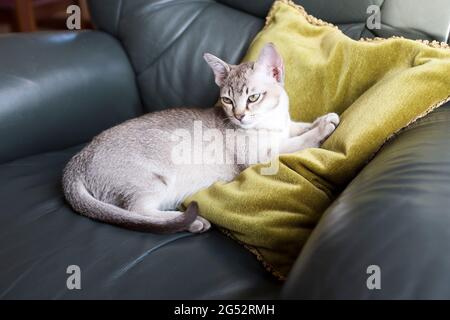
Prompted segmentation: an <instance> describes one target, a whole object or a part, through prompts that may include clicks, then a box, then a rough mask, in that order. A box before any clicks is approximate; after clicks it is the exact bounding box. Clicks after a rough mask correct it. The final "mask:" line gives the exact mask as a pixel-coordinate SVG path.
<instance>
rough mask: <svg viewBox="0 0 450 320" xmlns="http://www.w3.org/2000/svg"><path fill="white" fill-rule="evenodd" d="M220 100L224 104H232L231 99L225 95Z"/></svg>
mask: <svg viewBox="0 0 450 320" xmlns="http://www.w3.org/2000/svg"><path fill="white" fill-rule="evenodd" d="M222 102H223V103H225V104H232V103H233V101H231V99H230V98H227V97H222Z"/></svg>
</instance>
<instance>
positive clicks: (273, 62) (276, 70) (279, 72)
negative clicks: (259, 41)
mask: <svg viewBox="0 0 450 320" xmlns="http://www.w3.org/2000/svg"><path fill="white" fill-rule="evenodd" d="M257 64H258V65H259V66H262V67H264V68H266V70H268V71H269V73H270V75H271V76H272V77H274V78H275V80H277V82H279V83H281V84H283V82H284V64H283V58H281V55H280V54H279V53H278V52H277V49H276V48H275V45H274V44H273V43H271V42H270V43H268V44H266V45H265V46H264V48H262V50H261V53H260V54H259V58H258V61H257Z"/></svg>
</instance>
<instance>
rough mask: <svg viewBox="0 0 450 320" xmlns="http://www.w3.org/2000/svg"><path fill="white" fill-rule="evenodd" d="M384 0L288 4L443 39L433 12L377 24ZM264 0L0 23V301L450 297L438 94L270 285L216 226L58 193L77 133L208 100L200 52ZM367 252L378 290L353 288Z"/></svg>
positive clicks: (237, 27) (240, 50) (239, 44)
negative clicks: (133, 220) (112, 218)
mask: <svg viewBox="0 0 450 320" xmlns="http://www.w3.org/2000/svg"><path fill="white" fill-rule="evenodd" d="M388 1H398V0H384V1H382V0H341V1H329V0H303V1H297V2H298V3H300V4H302V5H304V6H305V8H306V9H307V10H308V11H309V12H310V13H311V14H314V15H316V16H317V17H319V18H322V19H325V20H329V21H331V22H333V23H335V24H338V26H339V27H340V28H341V29H342V30H343V31H344V32H345V33H346V34H347V35H349V36H350V37H352V38H354V39H358V38H360V37H373V36H376V35H380V32H385V33H386V34H389V35H390V34H399V35H407V36H409V37H413V38H431V37H433V36H434V35H435V36H434V37H435V38H437V39H438V40H445V38H447V37H446V36H444V34H445V35H447V34H448V30H447V29H446V28H447V27H445V25H447V26H449V25H450V19H449V20H448V21H446V20H445V14H443V15H439V19H435V20H439V23H430V24H427V25H426V28H424V29H423V30H422V29H421V28H417V27H416V26H414V27H411V28H408V25H409V24H410V23H411V24H417V25H418V26H420V25H421V23H422V22H421V21H419V20H420V19H417V21H412V22H411V21H410V20H408V19H405V20H402V19H394V20H395V21H396V23H397V22H398V23H397V24H398V25H399V26H396V27H394V26H391V25H389V24H387V23H386V21H390V19H392V17H394V18H395V15H398V14H399V12H401V10H400V9H401V7H398V5H392V4H390V5H389V6H387V7H386V3H388ZM405 1H406V0H405ZM408 1H413V2H417V1H418V0H408ZM438 1H445V0H438ZM271 3H272V1H271V0H248V1H240V0H220V1H213V0H133V1H128V0H127V1H125V0H108V1H105V0H90V5H91V8H92V16H93V19H94V22H95V24H96V25H97V26H98V27H99V29H100V30H102V31H104V32H101V31H91V32H80V33H77V32H67V33H56V34H54V33H40V34H30V35H10V36H2V37H0V61H1V62H2V63H1V64H0V134H1V137H2V144H1V145H2V148H0V163H2V164H0V181H1V182H2V183H1V184H0V201H1V203H2V209H1V210H0V299H17V298H19V299H20V298H64V299H77V298H179V299H186V298H190V299H196V298H273V297H279V294H280V291H281V290H283V291H282V295H281V297H283V298H348V297H353V298H391V297H393V298H415V297H421V298H431V297H449V298H450V293H449V290H448V286H447V283H448V275H447V274H446V272H447V270H448V269H449V267H450V260H449V259H448V257H447V255H446V252H447V251H448V249H449V248H448V246H449V245H448V243H449V240H450V239H449V234H450V233H449V232H448V230H449V224H450V221H449V218H448V213H449V211H448V208H449V207H450V203H449V200H448V199H449V195H450V189H449V185H450V183H449V182H450V181H449V179H450V177H449V176H450V171H449V167H450V166H449V164H450V163H449V162H450V147H449V144H448V140H449V137H450V129H449V128H450V126H449V125H450V124H449V122H450V107H446V108H442V109H440V110H438V111H436V112H434V113H432V114H431V115H429V116H427V117H426V118H424V119H423V120H421V121H420V122H419V123H418V124H416V125H415V126H414V127H411V128H409V129H408V130H407V131H405V132H403V133H401V134H399V136H398V137H397V138H395V139H393V140H392V141H391V142H390V143H389V144H388V145H387V146H386V147H385V148H384V149H383V150H382V151H381V152H380V153H379V154H378V155H377V156H376V158H375V159H374V160H373V161H372V162H371V163H370V164H369V165H368V166H367V168H366V169H364V170H363V172H362V173H361V174H360V175H359V176H358V177H357V178H356V179H355V180H354V181H353V182H352V184H351V185H350V186H349V188H348V189H347V190H345V191H344V192H343V194H342V196H341V197H340V198H339V199H338V200H337V201H336V203H335V204H334V205H333V206H332V207H331V208H330V209H329V210H328V212H327V214H326V215H325V217H324V219H323V220H322V221H321V223H320V224H319V227H318V228H317V230H316V231H315V232H314V233H313V236H312V237H311V239H310V240H309V241H308V243H307V245H306V247H305V250H304V252H303V253H302V254H301V256H300V257H299V258H298V261H297V263H296V265H295V266H294V271H293V273H292V275H291V276H290V277H289V279H288V281H287V283H286V285H285V287H284V288H283V289H282V283H281V282H278V281H277V280H275V279H274V278H273V277H272V276H271V275H270V274H269V273H267V272H266V271H265V270H264V269H263V267H262V266H261V265H260V263H259V262H258V261H257V260H256V259H255V258H254V256H253V255H252V254H250V253H249V252H248V251H246V250H245V249H244V248H243V247H242V246H240V245H238V244H237V243H235V242H234V241H232V240H230V239H228V238H227V237H226V236H224V235H223V234H221V233H219V232H218V231H216V230H212V231H211V232H208V233H206V234H202V235H192V234H187V233H181V234H176V235H152V234H148V233H140V232H134V231H128V230H125V229H121V228H117V227H114V226H111V225H107V224H102V223H98V222H95V221H92V220H89V219H87V218H83V217H80V216H79V215H77V214H75V213H74V212H73V211H72V210H71V209H70V208H69V207H68V206H67V204H65V202H64V200H63V195H62V192H61V186H60V180H61V170H62V168H63V167H64V165H65V163H66V162H67V161H68V159H69V158H70V157H71V156H72V155H73V154H74V153H75V152H77V150H79V149H80V148H81V145H80V144H81V143H83V142H86V141H87V140H89V139H90V138H91V137H92V136H93V135H95V134H96V133H98V132H100V131H101V130H103V129H105V128H106V127H110V126H112V125H114V124H115V123H117V122H121V121H123V120H125V119H128V118H131V117H134V116H136V115H138V114H141V112H142V111H152V110H158V109H162V108H166V107H173V106H179V105H189V106H194V105H197V106H203V107H208V106H210V105H212V104H213V103H214V102H215V101H216V99H217V94H218V91H217V88H216V87H215V85H214V83H213V79H212V73H211V72H210V70H208V67H207V66H206V63H204V62H203V59H202V58H201V55H202V53H203V52H205V51H209V52H212V53H214V54H217V55H219V56H221V57H223V58H224V59H226V60H228V61H229V62H232V63H236V62H238V61H239V60H240V59H241V57H242V56H243V55H244V53H245V51H246V49H247V47H248V45H249V43H250V41H251V39H252V37H253V36H254V35H255V34H256V33H257V32H258V31H259V30H260V28H261V27H262V26H263V24H264V17H265V15H266V13H267V10H268V9H269V8H270V5H271ZM402 3H404V2H403V1H402ZM422 3H423V6H424V7H426V9H430V10H431V11H433V10H434V11H435V10H436V7H435V6H434V7H433V6H432V5H428V4H425V2H422ZM368 4H377V5H381V10H382V12H383V10H392V11H391V12H392V14H389V15H387V18H386V19H387V20H386V21H385V20H383V19H382V26H383V27H382V31H379V30H378V31H377V30H369V29H368V28H367V27H366V17H367V13H366V11H365V9H366V8H367V5H368ZM416 7H417V6H416ZM386 8H387V9H386ZM389 8H392V9H389ZM399 8H400V9H399ZM444 8H445V6H444ZM384 12H386V11H384ZM418 12H419V13H420V7H419V9H418ZM419 13H418V16H419ZM442 17H444V18H442ZM416 22H417V23H416ZM429 26H431V27H433V28H431V29H430V28H429ZM437 26H444V27H441V28H438V27H437ZM444 29H446V30H447V31H445V30H444ZM430 30H431V31H430ZM115 38H116V39H115ZM141 101H142V105H143V107H141ZM76 145H78V146H76ZM73 146H75V147H73ZM69 147H71V148H69ZM49 151H51V152H49ZM71 264H75V265H79V266H80V267H81V271H82V290H81V291H76V290H75V291H69V290H67V288H66V279H67V277H68V275H67V274H66V268H67V266H69V265H71ZM368 264H378V265H379V266H380V267H381V268H382V269H381V270H382V288H383V290H381V291H378V292H375V291H369V290H367V288H366V287H365V284H366V278H367V274H366V272H365V271H366V267H367V265H368Z"/></svg>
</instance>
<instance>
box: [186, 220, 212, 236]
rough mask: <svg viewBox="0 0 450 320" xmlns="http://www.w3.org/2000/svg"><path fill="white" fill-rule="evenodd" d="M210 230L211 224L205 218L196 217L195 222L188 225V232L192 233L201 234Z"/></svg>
mask: <svg viewBox="0 0 450 320" xmlns="http://www.w3.org/2000/svg"><path fill="white" fill-rule="evenodd" d="M210 228H211V223H210V222H209V221H208V220H206V219H205V218H202V217H200V216H198V217H197V218H196V219H195V221H194V222H192V223H191V224H190V226H189V227H188V231H189V232H192V233H203V232H206V231H208V230H209V229H210Z"/></svg>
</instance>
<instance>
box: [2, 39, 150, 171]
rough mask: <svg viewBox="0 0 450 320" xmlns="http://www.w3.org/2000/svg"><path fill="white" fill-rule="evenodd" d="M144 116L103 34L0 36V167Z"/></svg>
mask: <svg viewBox="0 0 450 320" xmlns="http://www.w3.org/2000/svg"><path fill="white" fill-rule="evenodd" d="M141 110H142V109H141V105H140V100H139V96H138V92H137V89H136V84H135V76H134V72H133V70H132V68H131V66H130V64H129V62H128V59H127V56H126V54H125V53H124V51H123V50H122V48H121V46H120V44H119V43H118V42H117V41H116V40H115V39H114V38H112V37H110V36H108V35H107V34H105V33H102V32H96V31H87V32H60V33H33V34H20V35H14V34H10V35H4V36H0V136H1V137H2V143H1V148H0V163H1V162H5V161H9V160H13V159H16V158H19V157H23V156H27V155H32V154H35V153H39V152H45V151H51V150H56V149H60V148H65V147H69V146H71V145H75V144H79V143H81V142H85V141H87V140H89V139H90V138H91V137H92V136H93V135H95V134H97V133H98V132H100V131H101V130H103V129H105V128H107V127H110V126H112V125H114V124H116V123H118V122H121V121H123V120H125V119H128V118H130V117H134V116H136V115H138V114H139V113H141V112H142V111H141Z"/></svg>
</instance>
